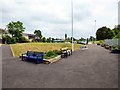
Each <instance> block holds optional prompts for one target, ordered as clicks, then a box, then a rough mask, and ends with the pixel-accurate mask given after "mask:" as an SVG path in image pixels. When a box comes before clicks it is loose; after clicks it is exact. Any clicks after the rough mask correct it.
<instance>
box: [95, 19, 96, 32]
mask: <svg viewBox="0 0 120 90" xmlns="http://www.w3.org/2000/svg"><path fill="white" fill-rule="evenodd" d="M95 31H96V20H95Z"/></svg>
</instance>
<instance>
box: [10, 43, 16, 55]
mask: <svg viewBox="0 0 120 90" xmlns="http://www.w3.org/2000/svg"><path fill="white" fill-rule="evenodd" d="M10 49H11V51H12V55H13V57H15V54H14V52H13V49H12V47H11V45H10Z"/></svg>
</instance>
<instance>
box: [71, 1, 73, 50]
mask: <svg viewBox="0 0 120 90" xmlns="http://www.w3.org/2000/svg"><path fill="white" fill-rule="evenodd" d="M71 24H72V25H71V29H72V52H73V51H74V41H73V0H71Z"/></svg>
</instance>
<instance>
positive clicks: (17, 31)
mask: <svg viewBox="0 0 120 90" xmlns="http://www.w3.org/2000/svg"><path fill="white" fill-rule="evenodd" d="M7 28H8V33H9V34H11V39H10V38H9V37H8V36H7V37H6V38H7V39H9V43H8V44H10V43H15V42H22V40H23V39H21V38H23V36H22V34H23V32H24V30H25V28H24V27H23V23H22V22H20V21H17V22H10V23H9V24H8V25H7ZM7 39H6V40H7ZM10 40H11V41H10ZM7 41H8V40H7Z"/></svg>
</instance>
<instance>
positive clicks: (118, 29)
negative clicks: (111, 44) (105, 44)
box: [112, 25, 120, 38]
mask: <svg viewBox="0 0 120 90" xmlns="http://www.w3.org/2000/svg"><path fill="white" fill-rule="evenodd" d="M112 31H113V33H114V38H118V37H119V33H120V25H115V27H114V29H113V30H112Z"/></svg>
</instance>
